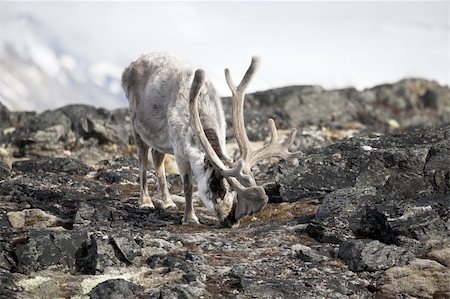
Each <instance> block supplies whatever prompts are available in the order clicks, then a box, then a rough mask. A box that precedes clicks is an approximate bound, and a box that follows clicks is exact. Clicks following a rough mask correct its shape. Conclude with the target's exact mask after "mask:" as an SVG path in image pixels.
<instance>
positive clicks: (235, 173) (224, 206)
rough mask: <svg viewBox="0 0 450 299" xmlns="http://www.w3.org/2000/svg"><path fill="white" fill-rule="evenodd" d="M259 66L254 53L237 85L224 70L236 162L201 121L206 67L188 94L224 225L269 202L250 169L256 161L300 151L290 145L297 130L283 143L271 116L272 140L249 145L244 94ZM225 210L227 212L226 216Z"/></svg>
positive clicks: (286, 157) (217, 207) (284, 156)
mask: <svg viewBox="0 0 450 299" xmlns="http://www.w3.org/2000/svg"><path fill="white" fill-rule="evenodd" d="M258 66H259V58H258V57H256V56H254V57H253V58H252V63H251V65H250V67H249V68H248V70H247V72H246V73H245V75H244V78H243V79H242V81H241V83H240V84H239V85H238V86H236V85H235V84H234V82H233V80H232V79H231V75H230V71H229V70H228V69H225V77H226V80H227V83H228V86H229V88H230V89H231V92H232V104H233V115H232V123H233V128H234V135H235V138H236V141H237V143H238V145H239V149H240V153H241V156H240V158H239V159H238V160H237V161H235V162H233V161H231V160H229V158H226V157H224V156H223V155H222V156H221V157H220V156H219V155H218V154H217V152H216V151H215V150H214V148H213V146H212V145H211V142H210V140H209V139H208V137H207V134H206V133H205V130H204V129H203V126H202V123H201V121H200V116H199V110H198V97H199V94H200V89H201V87H202V86H203V84H204V82H205V73H204V71H203V70H201V69H198V70H196V71H195V75H194V80H193V82H192V86H191V90H190V94H189V110H190V115H191V124H192V127H193V128H194V131H195V133H196V135H197V137H198V139H199V141H200V144H201V145H202V147H203V149H204V151H205V153H206V157H207V159H208V161H209V163H210V165H211V166H212V168H213V170H211V171H210V172H211V176H210V179H212V180H216V181H215V185H216V186H219V189H218V190H217V192H216V191H214V188H212V189H213V190H212V192H216V193H215V194H214V196H213V197H217V198H219V200H216V203H217V205H216V207H215V210H216V212H217V215H218V217H219V221H220V222H221V224H222V225H224V226H233V225H235V224H236V223H237V222H238V221H239V219H240V218H242V217H243V216H245V215H252V214H254V213H258V212H259V211H261V210H262V209H263V208H264V206H265V205H266V204H267V202H268V199H269V198H268V196H267V195H266V192H265V190H264V188H263V187H262V186H258V185H257V184H256V182H255V178H254V176H253V173H252V172H251V168H252V166H253V165H255V163H256V162H258V161H260V160H262V159H265V158H269V157H279V158H283V159H286V160H291V159H294V156H295V155H296V154H297V153H292V152H290V151H289V147H290V146H291V145H292V143H293V142H294V139H295V135H296V132H297V131H296V129H292V130H291V132H290V134H289V137H288V138H287V139H286V140H285V141H282V142H280V141H279V140H278V133H277V129H276V127H275V122H274V121H273V119H269V128H270V141H269V143H267V144H265V145H264V146H263V147H261V148H259V149H253V148H252V146H251V144H250V141H249V139H248V137H247V132H246V130H245V123H244V111H243V110H244V97H245V90H246V89H247V86H248V84H249V83H250V81H251V79H252V77H253V75H254V73H255V71H256V69H257V68H258ZM210 182H211V181H210ZM210 189H211V187H210ZM220 198H221V199H222V200H220ZM229 203H231V204H232V205H231V204H229ZM224 212H226V216H225V214H224Z"/></svg>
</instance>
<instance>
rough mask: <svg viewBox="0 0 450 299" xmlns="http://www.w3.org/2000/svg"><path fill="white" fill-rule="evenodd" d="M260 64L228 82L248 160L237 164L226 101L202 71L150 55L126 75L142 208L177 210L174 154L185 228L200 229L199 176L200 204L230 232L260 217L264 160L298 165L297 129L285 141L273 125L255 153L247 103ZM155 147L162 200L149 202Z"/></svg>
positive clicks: (176, 60) (239, 138)
mask: <svg viewBox="0 0 450 299" xmlns="http://www.w3.org/2000/svg"><path fill="white" fill-rule="evenodd" d="M258 66H259V58H258V57H256V56H255V57H253V58H252V62H251V65H250V67H249V68H248V70H247V72H246V74H245V76H244V78H243V79H242V81H241V83H240V84H239V85H237V86H236V85H235V83H234V82H233V80H232V78H231V75H230V71H229V70H228V69H226V70H225V77H226V81H227V83H228V86H229V88H230V89H231V92H232V110H233V112H232V113H233V115H232V122H233V127H234V134H235V137H236V141H237V143H238V145H239V149H240V153H241V157H240V159H239V160H237V161H235V162H234V161H233V160H232V159H231V158H230V157H229V156H228V155H227V153H226V151H225V129H226V124H225V116H224V112H223V108H222V103H221V99H220V97H219V96H218V94H217V92H216V90H215V88H214V86H213V85H212V84H211V82H210V81H209V80H207V79H206V78H205V73H204V71H203V70H201V69H198V70H196V71H195V73H194V71H193V69H192V68H191V67H190V66H189V65H187V64H186V63H184V62H183V61H182V60H181V59H179V58H178V57H176V56H173V55H170V54H164V53H151V54H147V55H143V56H141V57H140V58H139V59H137V60H136V61H134V62H132V63H131V64H130V66H129V67H128V68H126V69H125V71H124V72H123V75H122V86H123V89H124V91H125V94H126V96H127V98H128V101H129V104H130V115H131V124H132V128H133V133H134V136H135V139H136V144H137V148H138V156H139V177H140V197H139V205H140V207H142V208H144V207H148V208H154V204H155V205H156V206H157V207H160V208H163V209H165V208H171V207H176V205H175V203H174V202H173V201H172V199H171V196H170V193H169V189H168V187H167V182H166V177H165V170H164V163H163V162H164V157H165V154H171V155H174V156H175V159H176V162H177V165H178V168H179V172H180V176H181V179H182V182H183V188H184V195H185V210H184V216H183V219H182V223H183V224H199V220H198V218H197V216H196V214H195V210H194V206H193V201H192V188H193V187H192V184H193V178H195V179H196V181H197V186H198V191H199V195H200V199H201V200H202V202H203V204H204V205H205V206H206V207H207V208H208V210H210V211H212V212H214V213H215V214H216V215H217V218H218V220H219V224H220V225H221V226H225V227H232V226H237V225H239V219H241V218H242V217H243V216H245V215H252V214H253V213H257V212H259V211H260V210H261V209H262V208H263V207H264V206H265V205H266V204H267V202H268V196H267V195H266V193H265V190H264V188H263V186H258V185H257V184H256V182H255V179H254V176H253V174H252V172H251V168H252V166H253V165H254V164H255V163H256V162H258V161H259V160H262V159H265V158H268V157H272V156H276V157H279V158H283V159H287V160H291V159H293V158H294V156H295V155H296V153H292V152H290V151H289V147H290V146H291V144H292V143H293V142H294V139H295V135H296V130H295V129H292V130H291V132H290V134H289V136H288V138H287V139H286V140H285V141H282V142H281V141H279V140H278V135H277V129H276V127H275V123H274V121H273V120H272V119H269V128H270V134H271V138H270V142H269V143H267V144H265V145H264V146H263V147H262V148H259V149H254V148H253V147H252V146H251V144H250V142H249V139H248V137H247V133H246V131H245V125H244V115H243V109H244V97H245V90H246V88H247V86H248V85H249V83H250V81H251V79H252V77H253V75H254V73H255V71H256V69H257V68H258ZM150 148H151V152H152V156H153V162H154V166H155V169H156V177H157V184H158V193H159V195H160V200H153V201H152V199H151V198H150V196H149V193H148V187H147V176H146V172H147V167H148V166H147V163H148V151H149V149H150Z"/></svg>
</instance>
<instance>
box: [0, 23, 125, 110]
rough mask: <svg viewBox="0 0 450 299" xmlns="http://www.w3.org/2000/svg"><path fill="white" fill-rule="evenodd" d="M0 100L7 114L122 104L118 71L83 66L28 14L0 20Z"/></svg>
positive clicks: (99, 65) (104, 66)
mask: <svg viewBox="0 0 450 299" xmlns="http://www.w3.org/2000/svg"><path fill="white" fill-rule="evenodd" d="M0 28H2V30H1V31H0V102H2V103H3V104H4V105H5V106H6V107H7V108H8V109H10V110H37V111H42V110H45V109H48V108H55V107H60V106H63V105H66V104H71V103H84V104H90V105H95V106H102V107H106V108H109V109H112V108H116V107H122V106H126V105H127V101H126V99H125V98H124V95H123V93H122V90H121V88H120V76H121V72H122V67H118V66H116V65H113V64H111V63H108V62H99V63H96V64H91V65H90V64H88V63H87V62H85V61H83V59H82V58H79V57H74V56H72V55H71V54H70V49H64V48H63V47H62V46H61V44H60V43H58V40H57V39H55V38H54V37H52V36H51V30H49V29H48V28H44V27H43V26H42V25H41V24H40V23H39V21H38V20H36V19H34V18H32V17H30V16H29V15H19V16H13V17H8V18H3V19H0Z"/></svg>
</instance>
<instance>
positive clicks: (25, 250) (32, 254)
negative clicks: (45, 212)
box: [13, 231, 89, 274]
mask: <svg viewBox="0 0 450 299" xmlns="http://www.w3.org/2000/svg"><path fill="white" fill-rule="evenodd" d="M88 240H89V238H88V236H87V233H86V232H76V231H70V232H58V233H56V232H54V233H51V232H47V231H32V232H30V233H29V234H28V237H27V240H26V242H25V243H21V244H18V245H17V246H16V248H15V249H14V255H15V257H16V259H17V266H16V268H15V269H13V271H14V272H19V273H23V274H29V273H31V272H34V271H39V270H44V269H47V268H49V267H58V268H59V269H61V270H63V271H68V272H71V273H74V272H75V260H76V252H77V251H78V249H79V248H80V247H81V246H82V244H84V243H85V242H86V241H88Z"/></svg>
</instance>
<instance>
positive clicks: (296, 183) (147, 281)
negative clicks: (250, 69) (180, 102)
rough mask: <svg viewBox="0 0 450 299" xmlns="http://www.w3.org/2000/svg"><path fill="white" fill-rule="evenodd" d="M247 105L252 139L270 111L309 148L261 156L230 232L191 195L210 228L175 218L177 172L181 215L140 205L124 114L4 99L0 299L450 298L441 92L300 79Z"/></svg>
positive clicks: (415, 85)
mask: <svg viewBox="0 0 450 299" xmlns="http://www.w3.org/2000/svg"><path fill="white" fill-rule="evenodd" d="M275 98H276V99H277V105H275V102H274V101H275ZM226 101H227V100H226V99H225V100H224V102H225V109H228V106H226ZM317 102H318V103H319V104H317ZM248 103H249V104H248V105H251V107H257V109H252V110H253V111H249V112H247V115H246V117H247V119H248V120H249V121H248V130H249V132H250V133H249V135H250V138H251V139H252V140H258V139H261V138H262V137H265V136H266V135H265V134H266V133H265V132H264V130H261V129H260V128H261V127H262V124H261V123H262V122H264V123H265V122H266V118H267V116H271V117H274V118H275V120H276V122H277V124H278V126H279V127H281V128H282V129H287V128H289V127H297V128H298V129H299V131H300V134H299V135H298V138H297V140H298V141H297V142H296V144H295V147H296V148H297V149H301V150H302V153H301V154H299V164H298V165H297V166H294V165H290V164H288V163H285V162H281V163H280V164H277V163H273V162H274V161H270V162H268V163H267V162H266V163H263V164H260V165H257V179H258V181H260V182H265V183H267V182H272V184H270V185H268V187H267V188H268V190H267V192H268V194H269V195H270V203H269V204H268V206H267V207H266V208H265V209H264V210H263V211H262V212H261V213H259V214H257V215H254V216H251V217H247V218H244V219H243V221H242V223H241V226H240V227H239V228H234V229H223V228H218V227H217V226H216V221H215V219H214V217H213V216H212V215H211V214H210V213H208V212H207V211H206V209H205V208H204V207H203V206H202V205H201V204H200V203H199V201H198V200H197V201H196V206H197V208H196V210H197V214H198V216H199V218H200V221H201V222H202V224H201V225H199V226H182V225H181V217H182V210H183V205H184V203H183V194H182V186H181V182H180V179H179V177H178V176H177V175H176V174H170V175H169V176H168V181H169V183H170V185H171V188H170V190H171V193H172V194H173V199H174V201H175V202H176V203H177V206H178V210H170V211H161V210H146V209H139V208H138V207H137V196H138V194H139V187H138V169H137V161H136V159H135V158H134V157H133V152H134V149H133V145H132V141H131V140H130V138H129V127H128V124H127V111H126V109H123V110H117V111H108V110H104V109H96V108H93V107H89V106H66V107H63V108H60V109H57V110H53V111H48V112H44V113H42V114H39V115H36V114H34V113H23V112H21V113H19V112H9V111H7V110H6V109H5V108H1V107H0V116H1V120H2V121H1V122H0V127H1V128H2V130H3V131H2V133H1V134H0V145H1V146H0V151H1V153H0V157H1V158H0V281H1V283H0V298H414V297H415V298H450V287H449V286H450V271H449V267H450V246H449V245H450V236H449V229H450V220H449V204H450V125H449V123H450V92H449V89H448V88H446V87H441V86H438V85H437V84H435V83H433V82H430V81H423V80H404V81H401V82H399V83H397V84H394V85H386V86H380V87H375V88H373V89H369V90H365V91H361V92H358V91H356V90H352V89H349V90H340V91H324V90H322V89H320V88H319V87H297V88H284V89H279V90H272V91H267V92H265V93H257V94H253V95H249V100H248ZM330 105H331V106H330ZM308 109H310V110H309V111H310V113H308V112H307V111H308ZM347 137H352V138H347ZM230 150H232V147H230ZM102 159H103V160H102ZM149 187H150V188H149V189H150V192H151V193H152V195H153V196H157V195H156V188H155V176H154V173H153V171H151V172H149Z"/></svg>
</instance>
